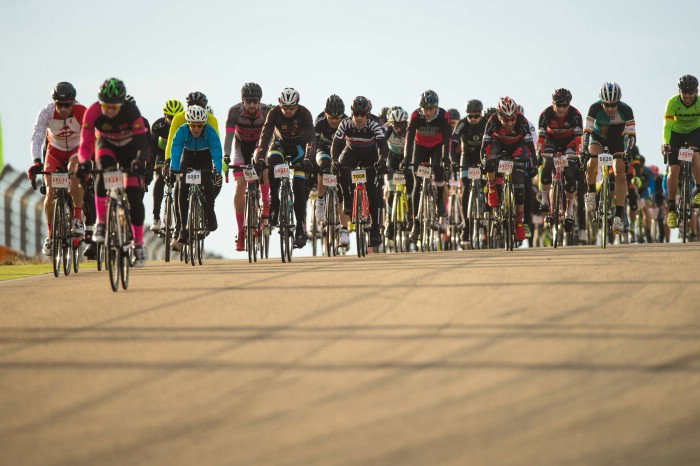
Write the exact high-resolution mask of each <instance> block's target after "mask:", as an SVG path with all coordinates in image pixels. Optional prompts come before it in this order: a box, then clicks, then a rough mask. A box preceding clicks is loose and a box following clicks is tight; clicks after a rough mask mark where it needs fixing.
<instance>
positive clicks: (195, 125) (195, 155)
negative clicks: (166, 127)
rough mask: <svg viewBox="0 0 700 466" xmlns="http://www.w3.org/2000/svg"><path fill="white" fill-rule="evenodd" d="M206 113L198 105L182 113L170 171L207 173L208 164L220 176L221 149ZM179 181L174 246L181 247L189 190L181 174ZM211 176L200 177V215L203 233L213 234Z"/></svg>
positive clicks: (214, 216) (213, 195)
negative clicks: (177, 235)
mask: <svg viewBox="0 0 700 466" xmlns="http://www.w3.org/2000/svg"><path fill="white" fill-rule="evenodd" d="M209 115H210V114H209V113H207V111H206V109H205V108H204V107H200V106H199V105H190V106H189V107H187V110H185V120H186V121H187V123H186V124H184V125H181V126H180V127H179V128H178V129H177V131H176V132H175V137H173V143H172V146H171V157H170V168H171V169H173V170H183V171H184V170H187V169H188V168H194V169H197V170H211V169H212V165H213V169H214V173H215V174H216V173H218V174H221V159H222V149H221V141H220V140H219V135H218V134H216V131H215V130H214V127H213V126H211V125H210V124H209V123H207V118H208V116H209ZM178 178H179V181H178V183H179V185H180V189H179V197H180V203H179V205H180V210H179V215H180V225H182V230H181V231H180V236H179V238H178V243H180V245H181V246H182V245H183V244H185V243H187V240H188V239H189V238H188V232H187V228H185V225H187V215H188V205H187V196H188V194H189V189H188V188H187V185H186V183H185V175H184V174H182V175H181V176H179V177H178ZM213 183H214V182H213V179H212V177H211V176H207V175H206V174H203V176H202V191H203V193H204V202H203V204H204V205H203V208H204V216H205V220H206V221H205V224H206V227H207V230H209V231H210V232H211V231H216V229H217V227H218V224H217V221H216V213H215V212H214V202H215V199H216V196H215V194H214V184H213Z"/></svg>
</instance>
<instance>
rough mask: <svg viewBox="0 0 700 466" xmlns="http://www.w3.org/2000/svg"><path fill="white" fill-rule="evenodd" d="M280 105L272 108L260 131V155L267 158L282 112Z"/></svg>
mask: <svg viewBox="0 0 700 466" xmlns="http://www.w3.org/2000/svg"><path fill="white" fill-rule="evenodd" d="M281 111H282V110H281V109H280V107H279V105H278V106H276V107H275V108H273V109H272V110H270V111H269V112H268V114H267V118H266V119H265V124H264V125H263V127H262V131H261V132H260V139H259V141H258V149H259V150H260V156H261V157H262V158H265V156H267V150H268V149H269V148H270V141H272V135H273V133H274V132H275V125H276V124H277V118H279V115H280V112H281Z"/></svg>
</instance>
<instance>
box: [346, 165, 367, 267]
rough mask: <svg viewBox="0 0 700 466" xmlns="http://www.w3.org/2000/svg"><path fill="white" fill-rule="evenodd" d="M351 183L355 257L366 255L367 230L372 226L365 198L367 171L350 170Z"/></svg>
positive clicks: (362, 169)
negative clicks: (355, 238)
mask: <svg viewBox="0 0 700 466" xmlns="http://www.w3.org/2000/svg"><path fill="white" fill-rule="evenodd" d="M350 175H351V178H352V182H353V183H354V184H355V189H354V190H353V201H352V219H353V223H354V224H355V235H356V237H357V257H364V256H366V255H367V249H368V247H367V246H368V243H369V238H368V236H369V230H370V228H371V226H372V217H371V216H370V213H369V199H368V198H367V189H366V187H365V183H366V182H367V169H365V168H360V169H357V170H352V171H351V173H350Z"/></svg>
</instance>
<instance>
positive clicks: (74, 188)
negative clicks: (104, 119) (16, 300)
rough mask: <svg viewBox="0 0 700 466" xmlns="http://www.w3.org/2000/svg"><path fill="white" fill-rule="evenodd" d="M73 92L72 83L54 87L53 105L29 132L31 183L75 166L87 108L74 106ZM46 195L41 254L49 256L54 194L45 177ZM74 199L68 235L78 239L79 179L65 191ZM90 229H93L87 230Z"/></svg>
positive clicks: (80, 220)
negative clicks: (71, 223)
mask: <svg viewBox="0 0 700 466" xmlns="http://www.w3.org/2000/svg"><path fill="white" fill-rule="evenodd" d="M75 96H76V90H75V88H74V87H73V85H72V84H71V83H68V82H60V83H58V84H56V86H55V87H54V89H53V92H52V94H51V97H52V99H53V102H51V103H50V104H48V105H47V106H45V107H44V108H42V109H41V110H40V111H39V115H37V118H36V123H35V124H34V131H33V132H32V146H31V153H32V160H33V164H32V166H31V167H29V171H28V175H29V178H30V179H34V178H35V177H36V175H37V174H38V173H39V172H41V171H47V172H58V171H63V172H65V171H69V172H72V171H74V170H75V167H76V165H77V164H78V156H77V154H78V146H79V145H80V127H81V126H82V124H83V119H84V116H85V111H86V108H85V106H83V105H81V104H78V103H76V102H75ZM45 141H46V142H47V144H46V155H45V158H46V160H45V163H44V162H42V145H43V144H44V142H45ZM45 179H46V186H47V188H48V192H47V194H46V197H45V198H44V213H45V215H46V225H47V228H48V232H49V234H48V236H47V237H46V240H45V241H44V246H43V247H42V252H43V253H44V255H47V256H50V255H51V249H52V243H51V220H52V219H53V209H54V199H55V196H56V194H55V190H54V189H53V188H52V187H51V178H50V177H48V176H47V177H46V178H45ZM68 191H69V193H70V196H71V198H72V199H73V226H72V228H71V233H72V234H74V235H78V236H81V235H83V234H85V226H84V225H83V187H82V186H81V183H80V180H79V179H78V177H74V178H72V179H71V184H70V188H69V189H68ZM90 228H92V227H90Z"/></svg>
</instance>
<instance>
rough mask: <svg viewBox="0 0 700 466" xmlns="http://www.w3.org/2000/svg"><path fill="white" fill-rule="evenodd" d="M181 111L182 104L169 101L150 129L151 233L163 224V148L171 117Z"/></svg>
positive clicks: (166, 139)
mask: <svg viewBox="0 0 700 466" xmlns="http://www.w3.org/2000/svg"><path fill="white" fill-rule="evenodd" d="M182 111H183V107H182V102H180V101H179V100H177V99H170V100H167V101H166V102H165V104H164V105H163V116H162V117H161V118H158V119H157V120H156V121H155V122H154V123H153V126H152V127H151V155H152V157H153V160H154V162H153V169H154V170H155V182H154V183H153V222H151V231H160V230H161V229H162V228H163V223H162V222H161V220H160V207H161V204H162V203H163V191H164V189H165V178H164V174H163V171H164V169H163V165H164V164H165V147H166V146H167V144H168V134H169V133H170V126H171V124H172V122H173V117H174V116H175V115H177V114H178V113H180V112H182Z"/></svg>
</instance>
